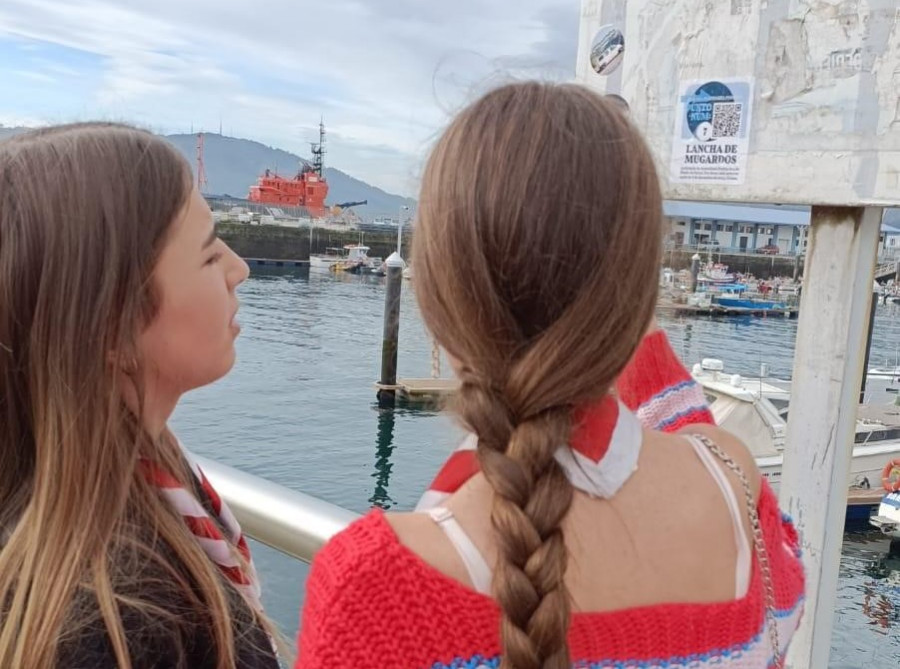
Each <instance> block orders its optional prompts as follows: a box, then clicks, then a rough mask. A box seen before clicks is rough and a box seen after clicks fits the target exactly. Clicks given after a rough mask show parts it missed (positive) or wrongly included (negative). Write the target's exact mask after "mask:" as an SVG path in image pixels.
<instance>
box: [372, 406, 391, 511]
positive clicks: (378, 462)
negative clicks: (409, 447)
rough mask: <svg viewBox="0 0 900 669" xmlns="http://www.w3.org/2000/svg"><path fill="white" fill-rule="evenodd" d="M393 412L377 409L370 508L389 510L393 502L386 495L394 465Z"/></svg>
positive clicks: (387, 494)
mask: <svg viewBox="0 0 900 669" xmlns="http://www.w3.org/2000/svg"><path fill="white" fill-rule="evenodd" d="M394 422H395V417H394V410H393V409H384V408H379V409H378V430H377V432H376V436H375V471H374V472H373V473H372V478H374V479H375V491H374V492H373V493H372V496H371V497H370V498H369V503H370V504H371V505H372V506H377V507H380V508H382V509H385V510H386V509H390V508H391V507H392V506H393V505H394V500H393V499H392V498H391V496H390V494H389V493H388V488H389V487H390V483H391V470H392V469H393V467H394V465H393V463H392V462H391V455H393V453H394Z"/></svg>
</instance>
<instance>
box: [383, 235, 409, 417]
mask: <svg viewBox="0 0 900 669" xmlns="http://www.w3.org/2000/svg"><path fill="white" fill-rule="evenodd" d="M384 264H385V265H386V266H387V285H386V290H385V294H384V330H383V334H382V336H381V379H380V381H379V382H378V385H379V389H378V402H379V404H381V405H382V406H393V404H394V399H395V396H396V389H395V386H396V385H397V345H398V343H399V341H400V291H401V288H402V287H403V259H402V258H401V257H400V254H399V253H396V252H394V253H392V254H391V255H389V256H388V257H387V260H385V261H384Z"/></svg>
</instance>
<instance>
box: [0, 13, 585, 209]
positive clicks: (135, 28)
mask: <svg viewBox="0 0 900 669" xmlns="http://www.w3.org/2000/svg"><path fill="white" fill-rule="evenodd" d="M577 31H578V3H577V2H574V1H573V0H519V1H518V2H517V3H515V4H512V3H485V2H482V1H481V0H458V1H457V2H456V3H452V4H451V3H435V2H421V1H420V0H365V1H363V0H330V1H329V2H327V3H325V2H321V3H300V2H296V0H269V2H267V3H264V4H256V3H252V4H251V3H250V2H249V0H232V1H230V2H227V3H222V2H213V1H212V0H192V1H191V2H185V1H184V0H82V1H80V2H74V1H73V2H69V3H61V2H57V1H56V0H4V2H2V3H0V41H2V40H3V39H4V37H5V38H6V39H13V40H15V42H16V44H17V45H18V46H17V47H16V48H17V49H18V50H19V51H18V56H19V58H20V59H23V60H24V61H25V62H27V63H28V69H27V71H30V72H32V73H35V76H34V77H32V79H31V81H30V85H31V86H32V88H31V89H27V90H28V91H30V93H31V95H27V94H22V95H7V96H5V99H6V102H5V103H4V105H3V106H0V111H5V112H7V113H9V114H21V115H26V116H31V115H35V114H41V115H43V116H46V115H47V109H48V105H49V104H50V100H51V99H52V97H51V95H50V93H51V89H52V86H53V84H52V83H51V82H50V81H49V79H50V78H62V79H66V80H73V79H75V78H76V77H77V76H78V73H85V72H88V71H91V72H92V73H93V74H92V76H91V77H89V80H90V81H89V83H85V82H82V83H81V84H80V86H79V88H78V92H77V94H76V93H75V92H74V90H73V91H70V93H69V95H68V97H66V98H65V99H60V97H59V96H57V98H56V99H57V100H59V105H60V107H61V108H60V109H59V110H58V112H57V113H56V114H54V115H53V120H54V121H55V120H57V119H58V117H59V115H67V114H68V115H72V116H78V117H79V118H84V117H86V116H87V117H90V116H98V117H104V118H110V117H113V118H121V119H134V120H135V121H136V122H139V123H141V124H144V125H151V126H153V127H154V128H159V129H162V130H166V131H171V132H175V131H181V132H183V131H188V130H189V129H190V128H191V126H192V125H193V126H194V127H195V128H200V127H203V128H205V129H207V130H216V129H218V125H219V119H221V120H222V124H223V130H224V131H225V132H227V133H228V132H230V133H233V134H235V135H238V136H243V137H248V138H251V139H258V140H260V141H263V142H265V143H267V144H272V145H276V146H279V147H282V148H285V149H288V150H292V151H296V152H300V153H302V154H304V155H305V154H308V142H309V141H311V140H313V139H315V137H316V126H317V124H318V121H319V118H320V116H322V115H324V117H325V120H326V124H327V126H328V129H329V161H330V163H331V164H332V165H334V166H336V167H339V168H341V169H343V170H345V171H347V172H349V173H350V174H353V175H354V176H357V177H358V178H361V179H364V180H365V181H368V182H370V183H372V184H375V185H377V186H380V187H382V188H384V189H386V190H389V191H394V192H400V193H402V194H405V195H410V194H414V191H415V187H416V184H415V180H416V174H417V173H418V168H419V165H420V164H421V162H422V159H423V156H424V153H425V151H426V150H427V148H428V146H429V145H430V143H431V142H432V141H433V139H434V137H435V136H436V134H437V133H438V132H439V131H440V129H441V128H442V127H443V126H444V125H445V124H446V123H447V121H448V119H449V117H450V115H451V114H452V113H453V112H455V111H456V110H457V109H458V108H459V107H460V106H461V105H463V104H464V103H465V102H467V101H469V100H470V99H471V98H472V96H473V95H475V94H477V92H478V91H480V90H483V89H484V88H485V86H487V85H490V84H491V82H495V81H497V80H498V78H504V77H508V76H511V75H512V76H537V77H540V78H543V79H554V80H559V79H569V78H571V77H572V75H573V72H574V65H575V50H576V40H577ZM73 54H74V55H77V54H83V55H86V57H87V56H90V58H87V59H86V60H83V61H79V60H78V58H75V56H74V55H73ZM73 58H75V60H73ZM94 68H96V72H93V69H94ZM16 69H18V70H20V71H21V70H23V68H22V63H21V62H18V63H17V64H16ZM66 71H68V73H66ZM3 73H4V70H3V65H2V63H0V74H3ZM94 74H95V75H96V76H93V75H94ZM39 79H43V80H42V81H38V80H39ZM39 83H43V84H44V85H45V86H46V87H47V88H46V90H45V91H44V93H45V94H46V95H45V97H44V98H43V100H42V103H41V105H42V106H41V105H38V104H37V103H36V102H33V100H34V99H35V98H34V95H35V93H34V88H33V87H34V86H35V85H37V84H39ZM23 85H24V84H23ZM23 90H25V89H23ZM38 97H40V96H38ZM378 155H382V156H383V160H381V161H379V160H378V159H377V156H378Z"/></svg>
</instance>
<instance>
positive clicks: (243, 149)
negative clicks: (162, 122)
mask: <svg viewBox="0 0 900 669" xmlns="http://www.w3.org/2000/svg"><path fill="white" fill-rule="evenodd" d="M26 130H27V128H6V127H3V126H0V139H3V138H4V137H9V136H11V135H15V134H18V133H21V132H24V131H26ZM165 139H167V140H169V141H170V142H171V143H172V144H173V145H174V146H175V147H176V148H177V149H178V150H179V151H180V152H181V153H182V154H183V155H184V157H185V158H187V160H188V162H189V163H190V164H191V166H192V167H194V169H196V164H197V135H167V136H165ZM301 162H304V163H305V162H307V161H306V160H304V159H303V158H301V157H300V156H297V155H295V154H293V153H288V152H287V151H282V150H281V149H275V148H272V147H270V146H265V145H264V144H260V143H259V142H254V141H251V140H249V139H238V138H236V137H225V136H223V135H219V134H215V133H205V134H204V136H203V164H204V167H205V168H206V179H207V182H208V183H209V192H210V193H215V194H217V195H232V196H234V197H241V198H245V197H247V194H248V193H249V191H250V186H251V185H252V184H255V183H256V179H257V177H258V176H259V175H260V174H261V173H262V172H264V171H265V170H266V168H269V169H276V168H277V169H278V170H279V172H280V173H281V174H284V175H286V176H287V175H293V174H294V173H296V170H297V168H298V166H299V165H300V163H301ZM325 178H326V179H328V199H327V203H328V204H336V203H339V202H355V201H360V200H368V201H369V204H368V205H367V206H364V207H355V208H354V211H355V212H356V213H357V214H358V215H359V216H360V217H361V218H362V219H363V220H369V219H371V218H373V217H375V216H381V215H384V216H393V217H396V216H397V212H398V211H399V209H400V207H401V206H403V205H406V206H408V207H410V208H413V207H414V205H415V204H416V201H415V200H413V199H410V198H406V197H401V196H399V195H394V194H392V193H388V192H385V191H383V190H381V189H380V188H376V187H375V186H370V185H369V184H367V183H365V182H363V181H360V180H359V179H354V178H353V177H351V176H350V175H349V174H346V173H344V172H342V171H340V170H337V169H334V168H333V167H326V168H325Z"/></svg>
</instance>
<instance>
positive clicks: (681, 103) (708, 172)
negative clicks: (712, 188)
mask: <svg viewBox="0 0 900 669" xmlns="http://www.w3.org/2000/svg"><path fill="white" fill-rule="evenodd" d="M752 105H753V80H752V79H749V78H748V79H721V80H718V81H710V80H704V81H688V82H682V84H681V87H680V89H679V95H678V105H677V116H676V120H675V136H674V138H673V140H674V141H673V145H672V160H671V166H670V175H669V179H670V180H671V181H672V182H674V183H684V184H726V185H727V184H732V185H740V184H743V183H744V179H745V178H746V175H747V152H748V149H749V146H750V112H751V110H752Z"/></svg>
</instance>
